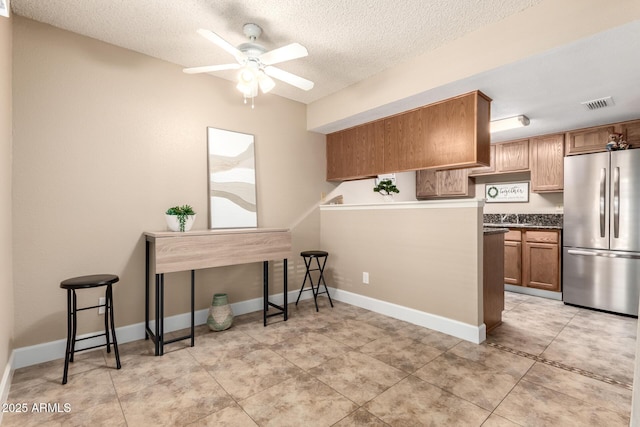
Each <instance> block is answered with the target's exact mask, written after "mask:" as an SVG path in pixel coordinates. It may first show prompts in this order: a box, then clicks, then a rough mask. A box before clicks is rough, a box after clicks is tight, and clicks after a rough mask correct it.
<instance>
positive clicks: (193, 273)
mask: <svg viewBox="0 0 640 427" xmlns="http://www.w3.org/2000/svg"><path fill="white" fill-rule="evenodd" d="M195 283H196V271H195V270H191V347H194V346H195V345H196V341H195V336H196V334H195V324H196V314H195V311H196V304H195V296H194V293H195V292H194V291H195Z"/></svg>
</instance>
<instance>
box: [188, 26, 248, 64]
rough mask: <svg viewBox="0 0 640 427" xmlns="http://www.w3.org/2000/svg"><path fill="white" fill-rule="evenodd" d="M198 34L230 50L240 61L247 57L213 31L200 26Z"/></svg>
mask: <svg viewBox="0 0 640 427" xmlns="http://www.w3.org/2000/svg"><path fill="white" fill-rule="evenodd" d="M198 34H200V35H201V36H202V37H204V38H205V39H207V40H209V41H210V42H212V43H213V44H215V45H217V46H218V47H221V48H222V49H224V50H226V51H227V52H229V53H230V54H231V55H233V56H234V57H235V58H236V60H237V61H238V62H242V60H243V59H246V56H245V54H244V53H242V52H240V51H239V50H238V49H237V48H236V47H235V46H233V45H232V44H231V43H229V42H228V41H226V40H225V39H223V38H222V37H220V36H219V35H217V34H216V33H214V32H213V31H211V30H205V29H203V28H200V29H199V30H198Z"/></svg>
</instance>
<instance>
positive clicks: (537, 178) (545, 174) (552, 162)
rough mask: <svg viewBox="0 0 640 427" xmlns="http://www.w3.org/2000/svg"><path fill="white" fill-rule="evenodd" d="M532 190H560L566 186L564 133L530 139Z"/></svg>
mask: <svg viewBox="0 0 640 427" xmlns="http://www.w3.org/2000/svg"><path fill="white" fill-rule="evenodd" d="M529 154H530V155H529V158H530V161H531V191H533V192H535V193H552V192H560V191H562V190H563V188H564V185H563V184H564V135H562V134H556V135H547V136H541V137H538V138H531V140H530V141H529Z"/></svg>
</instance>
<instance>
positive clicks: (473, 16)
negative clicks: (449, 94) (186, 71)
mask: <svg viewBox="0 0 640 427" xmlns="http://www.w3.org/2000/svg"><path fill="white" fill-rule="evenodd" d="M540 1H541V0H482V1H478V0H456V1H451V0H400V1H397V0H396V1H394V0H259V1H257V0H180V1H176V0H129V1H108V0H45V1H43V0H12V1H11V8H12V10H13V12H14V13H16V14H18V15H21V16H25V17H27V18H31V19H34V20H36V21H41V22H45V23H48V24H51V25H53V26H55V27H59V28H63V29H65V30H69V31H72V32H75V33H78V34H83V35H86V36H89V37H92V38H95V39H98V40H102V41H105V42H107V43H111V44H114V45H117V46H122V47H125V48H128V49H131V50H134V51H137V52H141V53H145V54H147V55H150V56H153V57H156V58H160V59H164V60H166V61H169V62H173V63H175V64H179V65H182V66H185V67H195V66H201V65H216V64H226V63H229V62H234V60H233V57H231V56H230V55H229V54H228V53H226V52H225V51H223V50H222V49H220V48H219V47H217V46H215V45H213V44H212V43H211V42H209V41H207V40H205V39H204V38H202V37H201V36H199V35H198V34H196V30H197V29H198V28H205V29H209V30H211V31H213V32H215V33H216V34H218V35H220V36H221V37H222V38H224V39H225V40H227V41H228V42H229V43H231V44H232V45H234V46H237V45H239V44H240V43H244V42H246V41H247V39H246V37H245V36H244V34H243V33H242V26H243V25H244V24H245V23H247V22H253V23H256V24H258V25H260V26H261V27H262V29H263V34H262V36H261V37H260V38H259V40H258V41H259V43H261V44H262V45H263V46H265V48H267V49H268V50H271V49H275V48H277V47H281V46H284V45H287V44H289V43H293V42H298V43H300V44H302V45H303V46H305V47H306V48H307V49H308V51H309V56H308V57H306V58H301V59H296V60H293V61H290V62H285V63H282V64H279V65H278V66H279V67H280V68H282V69H284V70H286V71H289V72H291V73H294V74H298V75H300V76H302V77H304V78H307V79H309V80H312V81H313V82H315V87H314V89H312V90H311V91H308V92H305V91H302V90H299V89H296V88H292V87H290V86H288V85H286V84H284V83H280V82H279V83H278V85H277V87H276V89H275V90H274V93H276V94H279V95H281V96H285V97H287V98H290V99H294V100H297V101H300V102H303V103H310V102H312V101H315V100H317V99H320V98H322V97H324V96H326V95H329V94H331V93H333V92H336V91H338V90H340V89H342V88H344V87H347V86H349V85H351V84H353V83H355V82H358V81H360V80H363V79H365V78H367V77H369V76H371V75H374V74H376V73H378V72H380V71H382V70H384V69H386V68H389V67H391V66H393V65H396V64H398V63H399V62H402V61H405V60H407V59H408V58H412V57H415V56H418V55H420V54H422V53H425V52H427V51H430V50H433V49H435V48H437V47H439V46H442V45H443V44H445V43H447V42H448V41H451V40H454V39H456V38H459V37H461V36H462V35H464V34H466V33H467V32H471V31H474V30H476V29H478V28H480V27H482V26H484V25H488V24H490V23H492V22H495V21H499V20H501V19H503V18H505V17H507V16H509V15H511V14H514V13H518V12H519V11H521V10H523V9H526V8H528V7H530V6H531V5H535V4H536V3H539V2H540ZM214 75H216V76H219V77H222V78H226V79H230V80H231V79H234V75H235V73H234V72H233V71H227V72H217V73H214Z"/></svg>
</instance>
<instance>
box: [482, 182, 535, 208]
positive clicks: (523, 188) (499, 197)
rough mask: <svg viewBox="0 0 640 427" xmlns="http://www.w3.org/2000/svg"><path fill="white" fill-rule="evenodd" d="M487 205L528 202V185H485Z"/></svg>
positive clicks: (516, 183) (519, 183)
mask: <svg viewBox="0 0 640 427" xmlns="http://www.w3.org/2000/svg"><path fill="white" fill-rule="evenodd" d="M484 188H485V199H486V201H487V203H500V202H502V203H510V202H528V201H529V183H528V182H512V183H510V184H487V185H485V187H484Z"/></svg>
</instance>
